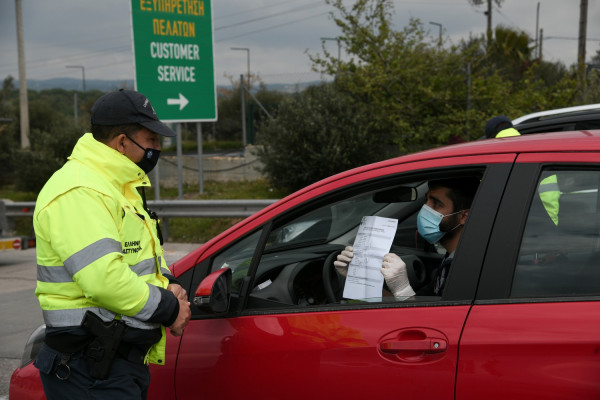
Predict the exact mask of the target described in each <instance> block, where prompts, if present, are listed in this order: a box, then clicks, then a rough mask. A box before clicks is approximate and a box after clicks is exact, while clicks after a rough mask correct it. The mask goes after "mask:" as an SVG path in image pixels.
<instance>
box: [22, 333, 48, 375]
mask: <svg viewBox="0 0 600 400" xmlns="http://www.w3.org/2000/svg"><path fill="white" fill-rule="evenodd" d="M45 337H46V325H45V324H42V325H40V326H38V327H37V328H36V330H35V331H33V333H32V334H31V336H29V339H27V343H26V344H25V349H23V356H22V357H21V368H23V367H24V366H26V365H27V364H29V363H30V362H32V361H33V360H35V358H36V357H37V355H38V353H39V352H40V348H41V347H42V344H44V338H45Z"/></svg>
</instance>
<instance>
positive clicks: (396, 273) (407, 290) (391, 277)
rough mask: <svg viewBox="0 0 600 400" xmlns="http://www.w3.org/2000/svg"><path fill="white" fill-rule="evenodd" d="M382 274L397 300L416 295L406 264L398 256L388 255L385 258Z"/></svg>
mask: <svg viewBox="0 0 600 400" xmlns="http://www.w3.org/2000/svg"><path fill="white" fill-rule="evenodd" d="M381 273H382V274H383V277H384V278H385V282H386V283H387V285H388V288H389V289H390V291H391V292H392V294H393V295H394V297H395V298H397V299H398V298H405V297H410V296H414V295H415V291H414V290H413V289H412V287H410V282H409V281H408V273H407V272H406V263H405V262H404V261H402V259H401V258H400V257H399V256H398V255H396V254H394V253H388V254H386V255H384V256H383V263H382V264H381Z"/></svg>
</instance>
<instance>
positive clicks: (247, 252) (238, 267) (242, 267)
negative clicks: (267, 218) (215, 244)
mask: <svg viewBox="0 0 600 400" xmlns="http://www.w3.org/2000/svg"><path fill="white" fill-rule="evenodd" d="M261 233H262V230H258V231H256V232H254V233H251V234H249V235H247V236H246V237H244V238H243V239H241V240H239V241H237V242H236V243H234V244H233V245H231V246H230V247H229V248H227V249H226V250H224V251H223V252H221V253H219V254H218V255H217V256H216V257H215V258H214V259H213V262H212V267H211V272H214V271H216V270H218V269H220V268H226V267H229V268H231V272H232V288H231V292H232V293H233V294H239V293H240V290H241V283H242V279H243V278H244V277H245V276H246V275H247V274H248V268H249V267H250V262H251V261H252V256H253V255H254V251H255V249H256V246H257V245H258V241H259V239H260V235H261Z"/></svg>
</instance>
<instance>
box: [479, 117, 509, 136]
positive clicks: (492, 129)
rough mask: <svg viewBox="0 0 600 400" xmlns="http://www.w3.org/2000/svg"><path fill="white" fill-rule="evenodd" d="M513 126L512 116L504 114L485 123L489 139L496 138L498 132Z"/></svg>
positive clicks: (486, 134)
mask: <svg viewBox="0 0 600 400" xmlns="http://www.w3.org/2000/svg"><path fill="white" fill-rule="evenodd" d="M512 127H513V124H512V121H511V120H510V118H508V117H507V116H504V115H498V116H497V117H494V118H492V119H490V120H488V122H486V123H485V137H487V138H488V139H491V138H495V137H496V135H497V134H498V132H500V131H502V130H504V129H508V128H512Z"/></svg>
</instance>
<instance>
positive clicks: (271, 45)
mask: <svg viewBox="0 0 600 400" xmlns="http://www.w3.org/2000/svg"><path fill="white" fill-rule="evenodd" d="M21 1H22V3H21V4H22V14H23V29H24V38H25V60H26V65H27V69H26V75H27V79H28V80H31V79H36V80H38V79H39V80H43V79H51V78H61V77H71V78H81V77H82V70H81V69H80V68H79V69H78V68H67V66H68V65H81V66H83V67H84V72H85V78H86V79H107V80H115V79H117V80H118V79H123V80H126V79H133V77H134V65H133V49H132V48H133V45H132V39H131V17H130V2H129V1H128V0H96V1H93V0H21ZM346 3H347V4H351V1H350V0H348V1H346ZM538 3H539V5H540V6H539V28H541V29H543V36H544V42H543V57H544V59H545V60H547V61H561V62H563V63H564V64H565V65H566V66H570V65H571V64H573V63H575V62H576V60H577V43H578V42H577V37H578V35H579V12H580V10H579V4H580V2H579V1H577V0H539V1H536V0H504V2H503V3H502V6H501V7H497V6H495V7H494V10H493V13H492V24H493V26H496V25H499V24H501V25H504V26H507V27H510V28H513V29H519V30H523V31H525V32H526V33H528V34H529V35H530V36H531V37H532V38H535V31H536V14H537V11H536V10H537V7H538ZM212 4H213V27H214V28H213V32H214V37H213V41H214V50H213V51H214V75H215V81H216V83H217V84H219V85H227V84H229V83H230V80H231V78H232V77H234V79H238V77H239V75H240V74H242V73H246V69H247V52H246V51H236V50H232V49H231V48H232V47H241V48H248V49H250V70H251V73H252V74H258V75H259V76H260V78H261V79H262V81H263V82H265V83H267V84H274V83H287V84H295V83H302V82H310V81H314V80H319V79H322V78H324V79H327V77H321V75H320V74H318V73H315V72H312V70H311V62H310V60H309V58H308V54H313V55H316V54H319V53H322V48H321V45H322V43H324V45H325V46H326V47H327V49H328V51H330V52H332V53H333V54H335V53H337V51H338V49H337V43H336V42H335V41H333V40H325V41H324V42H323V41H322V40H321V38H335V37H336V36H337V35H339V34H340V31H339V29H338V28H337V27H336V26H335V24H334V22H333V20H332V19H331V17H330V15H329V14H330V12H331V11H333V8H331V6H328V5H327V4H325V1H324V0H216V1H213V2H212ZM393 5H394V9H393V10H394V11H393V12H394V14H393V22H394V27H395V28H396V29H397V30H400V29H402V28H403V27H404V26H406V25H407V24H408V22H409V20H410V18H417V19H420V20H421V21H422V22H423V23H424V26H425V28H426V29H428V31H429V34H431V35H432V37H437V36H438V35H439V29H440V26H439V25H435V24H440V25H441V28H442V34H443V37H444V39H445V41H446V45H449V44H451V43H453V44H457V43H459V42H460V40H461V39H467V38H468V37H469V36H470V35H473V36H479V35H481V34H484V33H485V30H486V24H487V19H486V17H485V15H484V11H485V6H479V7H475V6H472V5H471V4H470V3H469V1H468V0H421V1H418V0H414V1H401V0H393ZM15 15H16V14H15V0H0V55H1V56H0V78H1V79H4V78H6V77H7V76H8V75H12V76H13V77H14V78H15V79H18V78H19V75H18V54H17V30H16V16H15ZM597 21H600V1H598V0H589V6H588V24H587V37H588V41H587V45H586V52H587V59H588V60H589V58H590V57H591V56H593V55H594V54H596V51H597V50H599V49H600V24H598V23H597ZM431 22H435V24H431ZM307 53H308V54H307ZM341 54H342V58H344V56H345V54H344V49H343V48H342V49H341ZM30 88H32V87H30ZM33 89H34V88H33Z"/></svg>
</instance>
